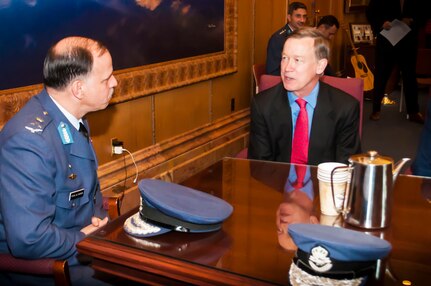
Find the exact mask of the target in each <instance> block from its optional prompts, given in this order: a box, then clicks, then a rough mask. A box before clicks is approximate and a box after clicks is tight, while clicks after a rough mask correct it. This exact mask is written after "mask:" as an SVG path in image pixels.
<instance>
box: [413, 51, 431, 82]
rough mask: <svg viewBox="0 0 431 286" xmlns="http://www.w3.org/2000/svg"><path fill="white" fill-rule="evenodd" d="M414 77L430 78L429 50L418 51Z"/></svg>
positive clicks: (430, 52) (430, 60)
mask: <svg viewBox="0 0 431 286" xmlns="http://www.w3.org/2000/svg"><path fill="white" fill-rule="evenodd" d="M416 77H418V78H425V77H428V78H429V77H431V49H423V48H420V49H418V57H417V60H416Z"/></svg>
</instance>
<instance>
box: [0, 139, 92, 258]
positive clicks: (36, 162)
mask: <svg viewBox="0 0 431 286" xmlns="http://www.w3.org/2000/svg"><path fill="white" fill-rule="evenodd" d="M51 145H52V144H49V142H47V141H45V140H44V139H43V138H42V137H41V136H40V135H38V134H33V133H30V132H21V133H18V134H15V135H14V136H13V137H11V138H9V140H7V141H6V142H5V144H4V145H3V147H2V150H1V162H0V172H1V178H0V189H1V192H0V207H1V210H2V219H3V222H4V225H5V229H6V240H7V243H8V245H9V248H10V251H11V253H12V254H13V255H15V256H17V257H23V258H37V257H50V258H58V259H69V258H71V259H72V261H73V259H74V256H75V254H76V253H77V251H76V247H75V245H76V243H77V242H78V241H80V240H81V239H83V238H84V236H85V235H84V234H83V233H82V232H80V230H79V229H75V228H71V229H67V228H60V227H57V226H56V225H55V224H54V223H53V220H54V217H55V216H56V212H55V210H56V204H55V191H56V189H55V180H54V179H53V178H55V177H56V174H55V173H56V172H57V171H58V170H56V167H55V163H56V162H55V155H54V153H55V152H56V151H55V150H54V149H53V147H52V146H51Z"/></svg>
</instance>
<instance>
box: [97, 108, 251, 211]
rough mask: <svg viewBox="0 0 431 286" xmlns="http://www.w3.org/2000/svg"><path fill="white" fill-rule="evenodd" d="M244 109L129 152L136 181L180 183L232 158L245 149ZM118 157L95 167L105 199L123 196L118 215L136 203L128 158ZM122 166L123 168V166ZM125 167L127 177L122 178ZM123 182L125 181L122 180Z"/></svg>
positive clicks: (246, 112) (246, 120)
mask: <svg viewBox="0 0 431 286" xmlns="http://www.w3.org/2000/svg"><path fill="white" fill-rule="evenodd" d="M249 115H250V111H249V109H248V108H246V109H244V110H241V111H238V112H236V113H233V114H231V115H229V116H226V117H223V118H221V119H219V120H217V121H215V122H214V123H211V124H207V125H204V126H202V127H200V128H196V129H194V130H191V131H189V132H186V133H184V134H181V135H178V136H175V137H173V138H170V139H168V140H165V141H163V142H160V143H159V144H155V145H152V146H149V147H147V148H144V149H142V150H139V151H137V152H134V153H133V156H134V158H135V161H136V164H137V166H138V170H139V179H143V178H160V179H163V180H166V181H171V182H176V183H178V182H182V181H184V180H185V179H187V178H189V177H190V176H192V175H194V174H196V173H197V172H199V171H201V170H203V169H205V168H206V167H208V166H210V165H212V164H213V163H215V162H217V161H219V160H220V159H221V158H223V157H226V156H235V155H236V154H237V153H238V152H239V151H240V150H242V149H243V148H245V147H246V146H248V133H249V124H250V118H249ZM125 161H126V163H124V159H123V158H122V157H121V158H118V159H116V160H114V161H111V162H108V163H106V164H104V165H102V166H100V167H99V170H98V175H99V178H100V183H101V188H102V190H103V193H104V195H106V196H120V194H121V195H123V192H124V195H125V198H124V202H123V205H122V209H121V213H124V211H125V210H128V209H130V208H132V207H135V206H136V205H137V204H138V203H139V195H138V194H137V192H138V191H137V186H136V185H135V184H133V182H132V181H133V179H134V176H135V166H134V164H133V162H132V160H131V158H130V156H126V160H125ZM124 164H125V165H124ZM125 168H127V176H128V177H127V178H125V174H126V171H125ZM125 179H126V181H125Z"/></svg>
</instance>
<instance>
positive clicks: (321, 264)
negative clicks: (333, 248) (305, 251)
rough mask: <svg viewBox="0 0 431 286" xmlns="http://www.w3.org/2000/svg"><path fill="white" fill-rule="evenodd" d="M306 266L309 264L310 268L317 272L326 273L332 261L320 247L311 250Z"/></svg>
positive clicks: (327, 253)
mask: <svg viewBox="0 0 431 286" xmlns="http://www.w3.org/2000/svg"><path fill="white" fill-rule="evenodd" d="M308 264H310V266H311V268H313V270H315V271H317V272H326V271H329V270H330V269H331V268H332V261H331V259H330V258H329V252H328V251H327V250H326V249H325V248H323V247H322V246H320V245H319V246H315V247H313V248H312V249H311V255H310V257H309V258H308Z"/></svg>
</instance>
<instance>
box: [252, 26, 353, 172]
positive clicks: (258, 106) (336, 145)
mask: <svg viewBox="0 0 431 286" xmlns="http://www.w3.org/2000/svg"><path fill="white" fill-rule="evenodd" d="M317 55H319V56H317ZM328 57H329V43H328V40H327V39H325V38H324V37H322V35H321V33H320V32H318V31H317V30H316V29H314V28H302V29H299V30H297V31H295V32H293V33H292V34H291V35H290V36H289V37H288V39H287V40H286V43H285V44H284V48H283V53H282V61H281V70H282V72H281V77H282V81H283V82H282V83H281V84H279V85H277V86H275V87H273V88H271V89H268V90H265V91H263V92H262V93H260V94H259V95H257V96H255V97H253V99H252V102H251V124H250V145H249V150H248V151H249V153H248V156H249V158H251V159H259V160H269V161H279V162H293V161H291V155H292V153H293V152H292V151H294V152H296V151H297V150H296V148H292V145H293V143H294V141H295V138H294V132H295V134H296V130H295V128H296V125H297V121H298V120H297V118H300V116H299V113H300V111H301V109H300V108H299V107H298V104H297V101H298V99H300V100H302V101H304V100H305V101H306V105H305V108H306V110H307V114H308V119H309V120H308V122H307V124H308V128H307V129H308V138H309V141H308V152H307V151H305V153H306V154H305V159H304V160H303V161H302V162H301V163H304V164H309V165H317V164H319V163H322V162H328V161H336V162H342V163H346V162H347V160H348V158H349V156H351V155H353V154H357V153H360V151H361V148H360V138H359V102H358V101H357V100H356V99H354V98H353V97H352V96H350V95H348V94H346V93H344V92H342V91H340V90H338V89H336V88H333V87H331V86H329V85H327V84H325V83H323V82H319V78H320V75H321V74H322V73H323V71H324V70H325V67H326V65H327V63H328ZM295 146H297V145H296V144H295Z"/></svg>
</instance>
